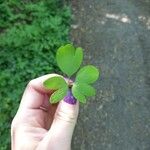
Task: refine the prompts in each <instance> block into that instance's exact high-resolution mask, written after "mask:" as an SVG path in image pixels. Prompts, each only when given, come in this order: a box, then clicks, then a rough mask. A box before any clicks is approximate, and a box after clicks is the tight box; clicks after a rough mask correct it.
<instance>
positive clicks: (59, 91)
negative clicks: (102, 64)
mask: <svg viewBox="0 0 150 150" xmlns="http://www.w3.org/2000/svg"><path fill="white" fill-rule="evenodd" d="M82 59H83V51H82V48H80V47H78V48H76V49H75V47H74V46H73V45H72V44H67V45H65V46H61V47H60V48H59V49H58V51H57V54H56V60H57V64H58V66H59V67H60V69H61V70H62V72H63V73H65V74H66V75H67V77H68V78H69V80H68V82H66V80H65V79H64V78H63V77H62V76H57V75H56V76H54V77H52V78H49V79H47V80H46V81H44V83H43V85H44V86H45V87H46V88H47V89H51V90H55V92H54V93H53V94H52V95H51V97H50V102H51V103H57V102H59V101H60V100H62V99H63V98H64V97H65V96H66V95H67V99H68V97H71V98H72V96H73V97H74V98H75V99H76V100H79V101H80V102H82V103H85V102H86V97H89V96H93V95H95V89H94V88H93V87H92V86H91V85H90V84H92V83H94V82H95V81H96V80H97V79H98V77H99V71H98V69H97V68H96V67H94V66H92V65H88V66H84V67H83V68H81V69H80V70H79V71H78V72H77V75H76V78H75V81H74V82H73V81H72V80H70V79H71V76H72V75H73V74H74V73H75V72H76V71H77V70H78V69H79V67H80V65H81V63H82ZM68 91H69V92H68ZM67 92H68V94H67Z"/></svg>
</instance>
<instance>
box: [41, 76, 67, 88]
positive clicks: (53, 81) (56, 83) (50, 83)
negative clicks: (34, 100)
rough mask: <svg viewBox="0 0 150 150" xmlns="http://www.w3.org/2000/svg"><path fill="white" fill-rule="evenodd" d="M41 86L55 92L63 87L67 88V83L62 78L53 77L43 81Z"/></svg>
mask: <svg viewBox="0 0 150 150" xmlns="http://www.w3.org/2000/svg"><path fill="white" fill-rule="evenodd" d="M43 85H44V87H45V88H47V89H52V90H57V89H60V88H62V87H64V86H67V83H66V81H65V80H64V78H63V77H61V76H55V77H51V78H49V79H47V80H45V81H44V83H43Z"/></svg>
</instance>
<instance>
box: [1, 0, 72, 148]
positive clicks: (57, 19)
mask: <svg viewBox="0 0 150 150" xmlns="http://www.w3.org/2000/svg"><path fill="white" fill-rule="evenodd" d="M70 19H71V10H70V7H69V5H68V3H64V1H62V0H27V1H25V0H22V1H20V0H10V1H6V0H3V1H1V0H0V106H1V107H0V135H1V136H0V141H1V142H0V150H9V149H10V125H11V121H12V118H13V117H14V115H15V113H16V111H17V109H18V106H19V103H20V99H21V95H22V93H23V91H24V89H25V87H26V84H27V83H28V82H29V81H30V80H31V79H33V78H36V77H38V76H41V75H44V74H46V73H53V72H60V71H59V68H58V67H57V65H56V61H55V53H56V49H57V48H58V47H59V46H61V45H62V44H66V43H68V42H69V38H68V37H69V36H68V35H69V29H70Z"/></svg>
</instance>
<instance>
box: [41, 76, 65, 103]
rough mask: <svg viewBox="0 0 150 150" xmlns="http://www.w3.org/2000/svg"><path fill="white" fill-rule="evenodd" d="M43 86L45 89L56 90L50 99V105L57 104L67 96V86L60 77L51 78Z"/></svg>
mask: <svg viewBox="0 0 150 150" xmlns="http://www.w3.org/2000/svg"><path fill="white" fill-rule="evenodd" d="M43 85H44V87H45V88H47V89H51V90H56V91H55V92H54V93H53V94H52V95H51V97H50V102H51V103H57V102H58V101H60V100H62V99H63V98H64V97H65V95H66V94H67V90H68V86H67V83H66V81H65V80H64V78H63V77H61V76H55V77H51V78H49V79H47V80H46V81H44V83H43Z"/></svg>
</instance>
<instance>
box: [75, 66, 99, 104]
mask: <svg viewBox="0 0 150 150" xmlns="http://www.w3.org/2000/svg"><path fill="white" fill-rule="evenodd" d="M98 77H99V71H98V69H97V68H96V67H94V66H92V65H88V66H85V67H83V68H81V69H80V70H79V72H78V73H77V76H76V79H75V83H74V84H73V87H72V94H73V96H74V97H75V98H76V99H77V100H79V101H80V102H82V103H85V102H86V97H89V96H94V95H95V94H96V91H95V89H94V88H93V87H92V86H91V85H90V84H91V83H93V82H95V81H96V80H97V79H98Z"/></svg>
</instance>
